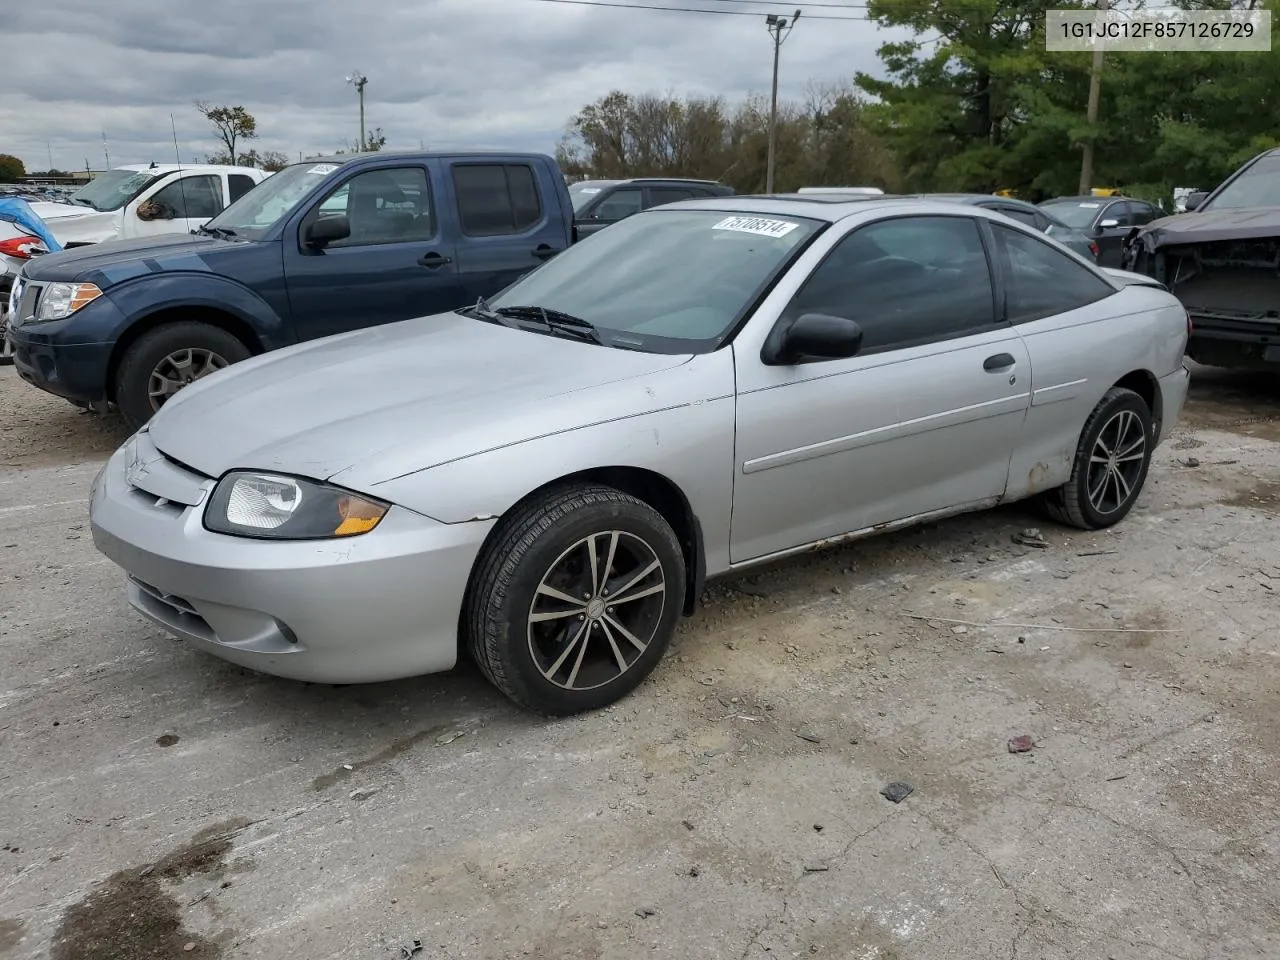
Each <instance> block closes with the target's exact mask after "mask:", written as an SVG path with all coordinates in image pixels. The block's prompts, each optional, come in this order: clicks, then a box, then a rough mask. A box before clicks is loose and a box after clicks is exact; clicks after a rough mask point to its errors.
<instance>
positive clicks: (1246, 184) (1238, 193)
mask: <svg viewBox="0 0 1280 960" xmlns="http://www.w3.org/2000/svg"><path fill="white" fill-rule="evenodd" d="M73 199H74V198H73ZM1248 207H1280V155H1274V154H1273V155H1271V156H1265V157H1263V158H1262V159H1261V160H1258V161H1257V162H1255V163H1253V164H1251V165H1250V166H1249V168H1248V169H1247V170H1245V172H1244V173H1242V174H1240V175H1239V176H1238V177H1236V178H1235V179H1234V180H1232V181H1231V182H1230V183H1229V184H1227V186H1225V187H1223V189H1222V192H1221V193H1220V194H1218V195H1217V196H1216V197H1214V198H1213V200H1211V201H1210V202H1208V203H1206V204H1203V205H1202V206H1201V207H1200V209H1199V210H1197V211H1196V212H1197V213H1199V212H1200V211H1201V210H1209V209H1213V210H1243V209H1246V208H1248Z"/></svg>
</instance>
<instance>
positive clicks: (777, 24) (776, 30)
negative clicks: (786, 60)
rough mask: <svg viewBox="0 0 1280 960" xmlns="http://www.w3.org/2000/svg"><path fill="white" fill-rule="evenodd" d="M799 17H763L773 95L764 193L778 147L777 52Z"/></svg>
mask: <svg viewBox="0 0 1280 960" xmlns="http://www.w3.org/2000/svg"><path fill="white" fill-rule="evenodd" d="M799 19H800V11H799V10H797V11H796V12H795V16H793V17H792V18H791V19H790V21H788V20H787V18H786V17H780V16H778V15H777V14H774V13H771V14H769V15H768V16H767V17H765V18H764V23H765V29H767V30H768V31H769V35H770V36H771V37H773V96H772V98H771V99H770V101H769V160H768V165H767V166H766V168H765V174H764V192H765V193H773V165H774V160H775V157H776V154H777V149H778V54H779V53H780V52H781V50H782V42H783V41H784V40H786V39H787V37H789V36H791V31H792V30H794V29H795V26H796V21H797V20H799ZM784 31H785V32H784Z"/></svg>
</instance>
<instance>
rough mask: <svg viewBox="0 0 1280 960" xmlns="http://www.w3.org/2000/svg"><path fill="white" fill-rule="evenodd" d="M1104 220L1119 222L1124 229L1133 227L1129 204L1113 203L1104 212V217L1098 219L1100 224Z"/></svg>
mask: <svg viewBox="0 0 1280 960" xmlns="http://www.w3.org/2000/svg"><path fill="white" fill-rule="evenodd" d="M1103 220H1117V221H1119V223H1120V226H1122V227H1130V226H1133V221H1132V220H1131V219H1130V218H1129V205H1128V204H1127V203H1123V202H1122V203H1113V204H1111V206H1109V207H1107V209H1106V210H1104V211H1103V212H1102V216H1101V217H1099V218H1098V221H1099V223H1101V222H1102V221H1103Z"/></svg>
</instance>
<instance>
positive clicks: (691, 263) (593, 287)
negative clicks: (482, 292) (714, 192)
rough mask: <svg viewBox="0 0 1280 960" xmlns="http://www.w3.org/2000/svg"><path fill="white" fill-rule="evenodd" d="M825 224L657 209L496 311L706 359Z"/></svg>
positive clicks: (516, 287) (598, 238) (601, 238)
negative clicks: (527, 311) (564, 322)
mask: <svg viewBox="0 0 1280 960" xmlns="http://www.w3.org/2000/svg"><path fill="white" fill-rule="evenodd" d="M821 227H822V224H821V223H820V222H819V221H816V220H810V219H807V218H804V217H794V216H786V217H783V216H778V215H775V214H752V213H731V212H730V211H714V212H713V211H705V210H662V209H656V210H651V211H649V212H648V213H640V214H636V215H635V216H632V217H628V218H627V219H626V220H621V221H619V222H618V223H616V224H613V225H612V226H610V227H609V228H608V229H606V230H602V231H600V232H599V233H597V234H594V235H592V236H590V237H588V238H587V239H585V240H583V241H582V242H580V243H577V244H575V245H574V246H572V247H570V248H569V249H568V250H566V251H565V252H564V253H562V254H560V255H559V256H557V257H556V258H555V259H554V260H551V261H549V262H548V263H547V264H546V265H544V266H542V267H539V268H538V269H537V270H535V271H533V272H532V273H530V274H527V275H526V276H525V277H523V278H522V279H520V280H517V281H516V282H515V283H514V284H513V285H512V286H510V287H508V288H507V289H506V290H504V291H502V293H500V294H499V295H498V296H496V297H494V298H493V299H492V300H490V302H489V304H488V305H489V306H490V307H491V308H493V309H494V310H497V311H500V312H501V311H502V310H503V308H514V307H517V306H534V307H542V308H545V309H546V310H554V311H558V312H559V313H561V314H567V315H569V316H571V317H575V318H577V319H579V320H585V321H587V322H588V323H590V324H592V325H594V326H595V328H596V330H597V332H598V333H599V335H600V339H601V341H602V342H603V343H605V344H606V345H608V346H615V347H621V348H628V349H640V350H647V351H651V352H654V353H705V352H708V351H710V350H714V349H715V348H716V347H717V346H719V344H720V343H721V342H722V341H723V339H724V338H725V337H726V336H727V335H728V334H729V333H730V332H732V330H733V329H734V327H735V326H736V324H737V321H738V320H739V319H740V318H741V317H742V316H743V315H744V314H745V312H746V311H747V310H748V309H749V308H750V307H751V305H752V303H753V302H754V301H755V299H756V297H757V296H758V295H759V294H760V292H761V291H762V290H763V289H764V288H765V287H766V286H768V284H769V283H770V282H772V280H773V278H774V277H775V276H776V275H777V274H778V273H779V272H780V271H782V270H783V269H785V268H786V266H787V265H788V264H789V263H790V262H791V260H792V258H793V257H794V256H795V254H796V253H797V252H798V251H799V250H800V249H801V248H802V247H803V246H804V244H805V242H806V241H807V240H808V239H809V238H810V237H812V236H813V235H814V234H815V233H817V231H818V230H819V229H821Z"/></svg>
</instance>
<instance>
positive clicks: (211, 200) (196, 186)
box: [144, 175, 222, 220]
mask: <svg viewBox="0 0 1280 960" xmlns="http://www.w3.org/2000/svg"><path fill="white" fill-rule="evenodd" d="M148 202H149V203H150V204H151V205H152V206H154V207H156V208H158V210H159V213H158V215H157V216H156V217H154V218H153V219H157V220H162V219H163V220H172V219H180V218H184V217H190V218H191V219H209V218H211V217H216V216H217V215H218V214H219V213H221V212H222V178H221V177H217V176H207V175H206V176H198V177H182V178H181V179H178V180H175V181H173V183H171V184H169V185H168V186H166V187H162V188H161V189H160V190H159V191H158V192H157V193H156V195H155V196H154V197H152V198H151V200H150V201H148ZM144 206H145V205H144Z"/></svg>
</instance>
